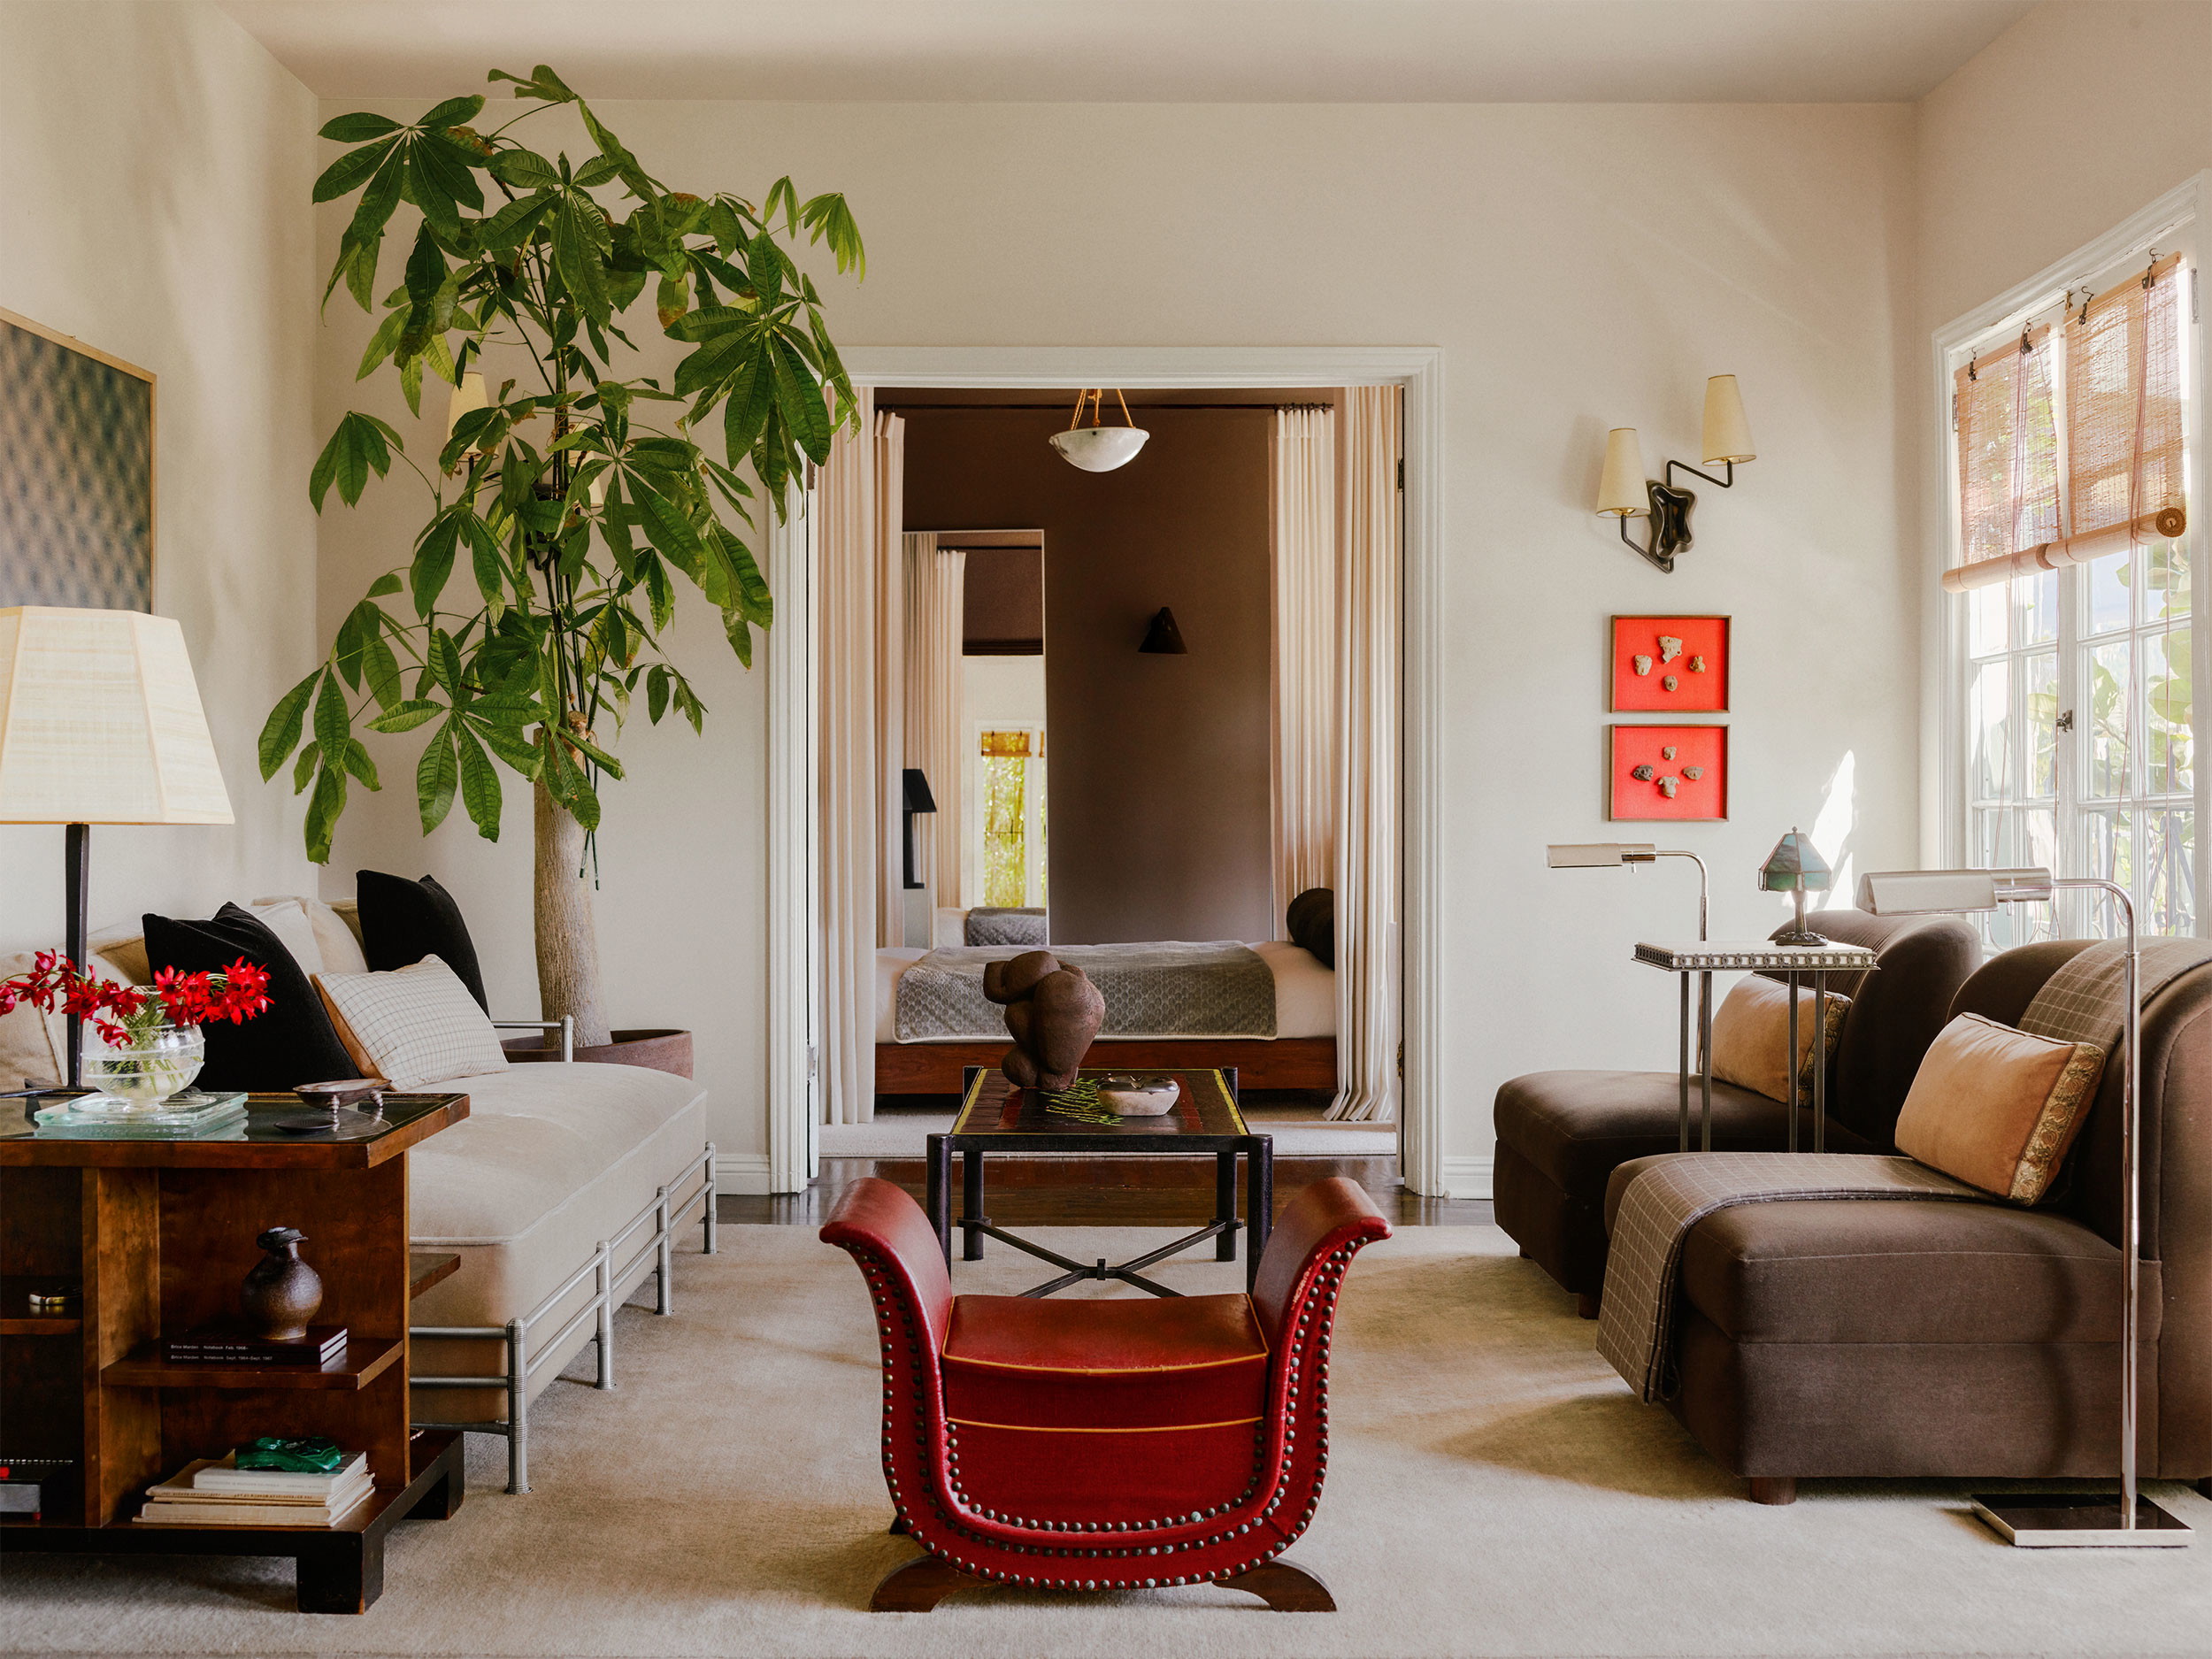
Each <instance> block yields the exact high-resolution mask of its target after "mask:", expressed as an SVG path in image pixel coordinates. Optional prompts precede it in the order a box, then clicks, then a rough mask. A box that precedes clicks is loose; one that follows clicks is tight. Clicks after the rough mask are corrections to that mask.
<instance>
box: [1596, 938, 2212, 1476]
mask: <svg viewBox="0 0 2212 1659" xmlns="http://www.w3.org/2000/svg"><path fill="white" fill-rule="evenodd" d="M2085 943H2086V941H2079V940H2074V941H2059V942H2055V943H2048V944H2040V945H2027V946H2024V947H2022V948H2021V949H2017V950H2008V951H2006V952H2004V953H2003V954H2002V955H2001V956H1996V957H1993V959H1992V960H1991V961H1990V962H1989V964H1988V965H1986V966H1985V967H1984V968H1983V969H1982V970H1981V971H1980V972H1978V973H1976V974H1975V975H1974V976H1973V977H1972V978H1971V979H1969V980H1968V981H1967V982H1966V984H1965V985H1964V986H1963V987H1962V988H1961V989H1960V991H1959V993H1958V995H1957V997H1956V999H1955V1001H1954V1002H1953V1004H1952V1011H1953V1012H1954V1013H1955V1014H1964V1013H1975V1014H1981V1015H1985V1016H1986V1017H1987V1018H1991V1019H1996V1020H2001V1021H2003V1022H2004V1023H2006V1024H2007V1025H2016V1024H2017V1023H2018V1022H2019V1019H2020V1017H2021V1015H2022V1014H2023V1013H2024V1011H2025V1010H2026V1009H2027V1006H2028V1002H2029V1001H2030V999H2031V998H2032V997H2033V996H2034V995H2035V992H2036V990H2037V989H2038V987H2040V986H2041V985H2042V984H2043V982H2044V981H2045V980H2046V979H2048V978H2049V977H2050V976H2051V974H2052V973H2053V972H2055V971H2056V969H2057V968H2058V966H2059V964H2061V963H2062V962H2064V961H2065V960H2067V958H2068V957H2070V956H2072V955H2074V954H2075V953H2076V952H2077V951H2079V950H2081V949H2084V948H2085ZM2142 1058H2143V1118H2142V1121H2143V1144H2142V1161H2143V1210H2142V1225H2143V1233H2142V1240H2143V1242H2142V1253H2143V1262H2144V1267H2143V1293H2144V1299H2145V1300H2144V1309H2143V1325H2142V1332H2143V1339H2142V1340H2143V1350H2142V1371H2141V1375H2142V1379H2143V1385H2142V1391H2141V1407H2140V1411H2139V1425H2140V1439H2139V1451H2140V1456H2141V1468H2142V1470H2143V1472H2144V1473H2145V1474H2146V1475H2147V1476H2151V1477H2162V1478H2166V1479H2186V1480H2202V1479H2205V1478H2206V1477H2207V1476H2212V1318H2208V1317H2207V1316H2206V1310H2207V1308H2208V1306H2212V964H2206V965H2204V966H2202V967H2199V968H2195V969H2192V970H2191V971H2190V972H2187V973H2185V974H2183V975H2182V976H2181V977H2180V978H2178V979H2175V980H2174V981H2172V982H2171V983H2170V984H2169V985H2168V986H2166V987H2164V988H2163V989H2162V990H2161V991H2160V992H2159V994H2158V995H2156V996H2155V997H2154V999H2153V1000H2152V1001H2151V1002H2149V1004H2147V1006H2146V1008H2145V1009H2144V1010H2143V1050H2142ZM2120 1130H2121V1116H2120V1069H2119V1067H2118V1066H2116V1065H2114V1066H2111V1067H2108V1069H2107V1071H2106V1074H2105V1078H2104V1081H2103V1083H2102V1084H2101V1086H2100V1088H2099V1091H2098V1095H2097V1101H2096V1103H2095V1105H2094V1107H2093V1110H2092V1113H2091V1116H2090V1118H2089V1121H2088V1122H2087V1124H2086V1125H2085V1126H2084V1128H2083V1130H2082V1133H2081V1136H2080V1139H2079V1141H2078V1142H2077V1143H2076V1146H2075V1148H2074V1151H2073V1153H2072V1154H2071V1156H2070V1157H2069V1158H2068V1160H2067V1164H2066V1167H2065V1170H2064V1171H2063V1172H2062V1175H2061V1178H2060V1180H2059V1182H2058V1184H2057V1186H2056V1187H2055V1190H2054V1192H2053V1194H2052V1195H2051V1196H2050V1197H2049V1198H2047V1199H2046V1200H2045V1201H2044V1202H2043V1203H2041V1204H2040V1205H2038V1206H2037V1207H2036V1208H2034V1209H2032V1210H2024V1209H2020V1208H2018V1207H2016V1206H2014V1205H2009V1204H2002V1203H1996V1202H1992V1203H1988V1204H1966V1203H1915V1202H1886V1203H1867V1202H1849V1201H1830V1202H1782V1203H1763V1204H1747V1205H1743V1206H1740V1207H1739V1208H1736V1209H1732V1210H1722V1211H1719V1212H1717V1213H1716V1214H1714V1215H1712V1216H1710V1217H1707V1218H1706V1219H1705V1220H1704V1221H1702V1222H1700V1223H1699V1224H1698V1225H1697V1226H1696V1227H1695V1228H1694V1229H1693V1230H1692V1232H1691V1233H1690V1236H1689V1238H1688V1240H1686V1247H1685V1249H1684V1254H1683V1262H1682V1286H1681V1295H1680V1297H1679V1299H1678V1307H1679V1308H1680V1310H1681V1318H1682V1324H1681V1327H1680V1346H1679V1348H1678V1358H1679V1371H1680V1387H1679V1389H1678V1392H1677V1394H1675V1397H1674V1399H1673V1400H1672V1401H1671V1409H1672V1410H1673V1412H1674V1414H1675V1415H1676V1417H1679V1418H1680V1419H1681V1420H1682V1423H1683V1424H1684V1425H1685V1426H1686V1427H1687V1428H1688V1429H1689V1431H1690V1432H1691V1433H1692V1434H1694V1436H1696V1438H1697V1440H1698V1443H1699V1444H1700V1445H1701V1446H1703V1447H1704V1448H1705V1449H1706V1450H1707V1451H1709V1452H1710V1453H1711V1454H1712V1455H1713V1456H1714V1457H1715V1458H1717V1460H1719V1462H1721V1463H1724V1464H1725V1465H1726V1466H1727V1467H1728V1468H1729V1469H1730V1470H1732V1471H1734V1472H1735V1473H1737V1474H1739V1475H1743V1476H1747V1477H1748V1478H1750V1479H1751V1482H1752V1494H1751V1495H1752V1496H1753V1497H1754V1498H1755V1499H1758V1500H1759V1501H1761V1502H1788V1501H1789V1500H1790V1499H1791V1498H1792V1497H1793V1496H1794V1495H1795V1490H1796V1481H1797V1479H1799V1478H1801V1477H1809V1476H1824V1475H1839V1476H1862V1477H1863V1476H1912V1477H1931V1476H1952V1477H1962V1478H1970V1479H1995V1478H2006V1477H2021V1478H2030V1479H2039V1478H2047V1477H2072V1476H2109V1475H2112V1474H2114V1473H2115V1472H2116V1469H2117V1466H2118V1457H2119V1452H2118V1442H2119V1399H2118V1395H2119V1331H2120V1252H2119V1248H2118V1240H2119V1236H2120V1232H2119V1223H2120ZM1647 1162H1648V1161H1647V1160H1638V1161H1636V1162H1634V1163H1630V1164H1624V1165H1623V1166H1622V1167H1621V1168H1620V1169H1619V1170H1617V1171H1615V1173H1614V1175H1613V1178H1612V1179H1611V1182H1610V1184H1609V1190H1608V1192H1607V1194H1606V1217H1607V1221H1608V1223H1609V1224H1610V1221H1611V1218H1612V1217H1613V1214H1614V1213H1615V1211H1616V1210H1617V1208H1618V1205H1619V1202H1620V1197H1621V1194H1623V1193H1624V1192H1625V1191H1626V1189H1627V1186H1628V1183H1629V1182H1630V1181H1632V1179H1635V1177H1636V1176H1637V1175H1638V1174H1639V1173H1640V1172H1641V1171H1642V1169H1643V1168H1644V1167H1646V1164H1647Z"/></svg>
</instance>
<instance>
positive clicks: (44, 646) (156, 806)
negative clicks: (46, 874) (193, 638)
mask: <svg viewBox="0 0 2212 1659" xmlns="http://www.w3.org/2000/svg"><path fill="white" fill-rule="evenodd" d="M230 821H231V817H230V796H229V795H227V793H226V792H225V790H224V788H223V773H222V769H221V767H220V766H219V765H218V764H217V763H216V759H215V745H214V743H213V742H212V741H211V740H210V739H209V737H208V733H207V716H206V714H205V713H204V711H203V710H202V709H201V707H200V692H199V687H197V686H196V684H195V683H194V682H193V679H192V659H191V657H189V656H188V655H187V654H186V652H185V649H184V630H183V629H181V628H180V627H179V626H177V625H176V622H175V621H174V620H173V618H168V617H150V616H148V615H146V614H145V613H144V612H143V611H65V610H59V609H55V608H51V607H47V606H42V605H20V606H13V607H10V608H8V609H5V610H0V823H6V824H227V823H229V822H230Z"/></svg>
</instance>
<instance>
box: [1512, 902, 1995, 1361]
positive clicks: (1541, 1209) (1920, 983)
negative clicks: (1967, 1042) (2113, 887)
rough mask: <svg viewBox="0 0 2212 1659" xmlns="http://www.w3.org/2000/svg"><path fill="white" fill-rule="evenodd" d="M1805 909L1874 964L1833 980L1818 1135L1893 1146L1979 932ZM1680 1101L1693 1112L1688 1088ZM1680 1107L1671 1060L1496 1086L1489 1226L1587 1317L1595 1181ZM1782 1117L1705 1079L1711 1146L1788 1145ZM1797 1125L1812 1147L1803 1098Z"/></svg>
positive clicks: (1642, 1151)
mask: <svg viewBox="0 0 2212 1659" xmlns="http://www.w3.org/2000/svg"><path fill="white" fill-rule="evenodd" d="M1812 920H1813V924H1814V926H1816V927H1817V928H1818V929H1819V931H1820V932H1821V933H1824V934H1825V935H1826V936H1827V937H1828V938H1831V939H1833V940H1836V941H1839V942H1842V943H1846V944H1854V945H1864V946H1866V947H1868V948H1869V949H1871V950H1872V951H1873V952H1874V953H1875V956H1876V959H1877V960H1878V962H1879V963H1880V964H1881V965H1880V966H1879V967H1878V969H1877V970H1876V971H1875V972H1873V973H1870V974H1865V975H1860V974H1838V975H1835V976H1833V978H1832V979H1831V981H1830V988H1831V989H1832V990H1835V991H1838V992H1839V993H1841V994H1842V995H1846V996H1848V997H1850V998H1851V999H1852V1002H1851V1008H1850V1010H1849V1011H1848V1012H1847V1014H1846V1015H1845V1017H1844V1023H1843V1031H1842V1033H1841V1034H1840V1035H1839V1038H1838V1040H1837V1042H1836V1051H1835V1054H1834V1055H1833V1056H1832V1059H1831V1062H1830V1066H1831V1069H1830V1071H1829V1074H1828V1125H1827V1134H1826V1146H1827V1148H1828V1149H1829V1150H1830V1151H1832V1152H1888V1151H1892V1150H1893V1149H1894V1148H1893V1145H1892V1143H1891V1139H1890V1137H1891V1135H1892V1133H1893V1132H1894V1130H1895V1128H1896V1126H1897V1113H1898V1110H1899V1109H1900V1108H1901V1107H1902V1106H1903V1105H1904V1103H1905V1091H1906V1090H1907V1089H1909V1088H1910V1087H1912V1078H1913V1073H1914V1072H1915V1071H1917V1070H1918V1069H1919V1066H1920V1057H1921V1056H1923V1055H1924V1054H1925V1053H1927V1051H1928V1045H1929V1044H1930V1043H1932V1042H1933V1041H1935V1035H1936V1033H1937V1032H1939V1031H1940V1030H1942V1029H1943V1025H1944V1022H1945V1020H1946V1019H1947V1018H1948V1017H1949V1015H1948V1010H1949V1008H1950V1005H1951V998H1952V996H1953V995H1955V993H1956V992H1957V990H1958V988H1959V987H1960V986H1962V984H1964V983H1965V981H1966V978H1967V976H1968V975H1969V974H1970V973H1971V972H1974V969H1975V967H1976V965H1977V964H1978V963H1979V962H1980V960H1981V944H1980V941H1978V939H1977V937H1976V936H1975V933H1974V930H1973V929H1972V928H1971V927H1970V926H1967V924H1965V923H1964V922H1962V921H1960V920H1958V919H1957V918H1955V917H1942V916H1870V915H1868V914H1866V913H1865V912H1864V911H1863V910H1822V911H1820V912H1819V913H1818V914H1817V915H1816V917H1814V918H1812ZM1653 979H1654V985H1653V991H1654V994H1655V995H1669V994H1671V987H1666V986H1664V985H1663V984H1661V983H1659V982H1658V976H1657V975H1656V974H1655V975H1654V976H1653ZM1719 994H1720V987H1715V995H1716V996H1718V995H1719ZM1690 1110H1691V1111H1692V1113H1693V1114H1695V1113H1697V1112H1698V1110H1699V1102H1698V1099H1697V1095H1696V1094H1695V1091H1694V1090H1693V1093H1692V1095H1691V1101H1690ZM1679 1118H1680V1107H1679V1096H1678V1093H1677V1087H1676V1075H1675V1073H1674V1072H1673V1071H1536V1072H1532V1073H1530V1074H1529V1075H1528V1076H1526V1077H1517V1078H1515V1079H1512V1080H1511V1081H1510V1082H1509V1083H1507V1084H1505V1085H1504V1086H1503V1087H1502V1088H1500V1089H1499V1090H1498V1096H1497V1104H1496V1110H1495V1114H1494V1123H1495V1125H1496V1130H1497V1152H1496V1164H1495V1168H1494V1175H1493V1178H1492V1179H1493V1187H1492V1193H1493V1198H1494V1202H1495V1205H1496V1209H1497V1218H1498V1225H1500V1226H1501V1227H1502V1228H1504V1229H1505V1231H1506V1233H1508V1234H1509V1235H1510V1236H1511V1238H1512V1239H1513V1240H1514V1242H1515V1243H1517V1244H1518V1245H1519V1246H1520V1247H1521V1253H1522V1254H1523V1255H1524V1256H1528V1257H1530V1258H1531V1259H1532V1260H1533V1261H1535V1262H1536V1263H1537V1264H1538V1265H1540V1267H1542V1268H1543V1270H1544V1271H1546V1272H1548V1273H1549V1274H1550V1275H1551V1276H1552V1277H1553V1278H1554V1279H1556V1280H1558V1281H1559V1283H1560V1285H1561V1286H1563V1287H1564V1288H1565V1289H1567V1290H1570V1291H1571V1292H1573V1293H1574V1294H1575V1295H1576V1296H1577V1298H1578V1302H1579V1305H1580V1309H1581V1311H1582V1313H1583V1314H1584V1316H1585V1317H1594V1316H1595V1314H1596V1311H1597V1298H1598V1293H1599V1291H1600V1290H1601V1289H1602V1288H1603V1286H1604V1284H1605V1254H1606V1245H1605V1240H1606V1226H1605V1186H1606V1182H1607V1180H1608V1179H1609V1178H1610V1177H1611V1175H1612V1173H1613V1171H1615V1170H1616V1169H1617V1168H1619V1167H1620V1166H1621V1165H1622V1164H1625V1163H1627V1162H1628V1161H1629V1160H1630V1159H1632V1158H1640V1157H1645V1156H1650V1155H1652V1154H1655V1153H1660V1152H1672V1151H1675V1150H1676V1149H1677V1144H1678V1143H1677V1135H1678V1124H1679ZM1788 1127H1789V1109H1788V1108H1787V1107H1786V1105H1785V1104H1784V1103H1783V1102H1780V1101H1777V1100H1770V1099H1769V1098H1767V1097H1766V1096H1765V1095H1763V1094H1754V1093H1753V1092H1752V1091H1751V1090H1749V1089H1744V1088H1738V1087H1735V1086H1734V1085H1733V1084H1729V1083H1722V1082H1719V1081H1717V1080H1716V1081H1715V1083H1714V1085H1713V1146H1714V1148H1715V1150H1717V1151H1726V1152H1755V1151H1767V1150H1778V1149H1780V1148H1783V1147H1784V1146H1786V1145H1787V1144H1788V1139H1789V1136H1788ZM1798 1132H1799V1143H1800V1144H1801V1145H1802V1146H1806V1147H1809V1146H1810V1145H1811V1144H1812V1140H1811V1134H1812V1112H1811V1108H1810V1106H1809V1105H1805V1106H1801V1107H1800V1108H1799V1125H1798ZM1693 1133H1695V1125H1693Z"/></svg>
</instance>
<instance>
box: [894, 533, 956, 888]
mask: <svg viewBox="0 0 2212 1659" xmlns="http://www.w3.org/2000/svg"><path fill="white" fill-rule="evenodd" d="M905 541H906V764H907V765H909V766H918V767H919V768H920V769H921V771H922V773H923V775H924V776H925V777H926V778H927V779H928V780H929V791H930V794H931V795H933V796H934V797H935V798H936V802H937V810H936V811H935V812H933V813H931V814H929V815H927V816H926V817H921V818H916V819H915V820H914V862H915V874H916V875H918V877H920V878H921V879H923V880H924V881H926V882H928V883H929V885H930V887H931V893H930V902H931V903H932V904H933V905H936V904H949V905H953V906H956V907H957V906H962V905H964V904H965V903H966V900H965V899H964V898H963V896H962V895H961V887H960V849H961V839H960V838H961V822H960V819H961V811H960V805H961V802H960V789H961V780H962V777H963V775H964V773H963V771H962V767H961V761H962V759H963V758H964V757H963V756H962V754H961V736H962V733H961V730H960V723H961V695H960V692H961V683H960V682H961V649H962V645H963V634H964V629H963V626H962V615H961V613H962V601H963V597H964V581H965V579H966V575H967V566H968V556H967V555H966V554H965V553H964V552H962V551H961V550H960V549H957V548H941V547H939V546H938V545H937V537H936V535H935V534H933V533H932V532H929V531H918V532H915V533H913V534H910V535H908V536H907V537H906V538H905Z"/></svg>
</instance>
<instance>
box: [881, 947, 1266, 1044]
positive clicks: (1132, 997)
mask: <svg viewBox="0 0 2212 1659" xmlns="http://www.w3.org/2000/svg"><path fill="white" fill-rule="evenodd" d="M1021 954H1022V950H1021V949H1020V948H1019V947H1018V946H1010V945H972V946H946V947H944V948H942V949H937V950H933V951H931V952H930V953H929V954H928V955H927V956H924V957H923V958H922V959H921V960H920V961H918V962H917V963H916V964H914V965H913V966H912V967H910V968H909V969H907V971H906V972H903V973H902V974H901V975H899V991H898V1033H899V1041H901V1042H917V1041H926V1040H928V1039H929V1038H932V1037H986V1038H987V1037H1003V1036H1004V1035H1005V1034H1006V1010H1004V1009H1002V1008H1001V1007H1000V1006H999V1005H998V1004H997V1003H995V1002H992V1001H991V1000H990V999H989V998H988V997H987V996H985V995H983V964H986V963H987V962H1008V961H1011V960H1012V959H1013V958H1014V957H1016V956H1020V955H1021ZM1052 954H1053V955H1054V956H1056V957H1058V958H1059V959H1060V961H1061V962H1062V963H1064V964H1066V965H1067V966H1069V967H1073V968H1080V969H1082V970H1083V972H1085V973H1086V974H1087V975H1088V976H1089V977H1090V979H1091V982H1092V983H1093V984H1094V985H1095V986H1097V987H1098V991H1099V995H1101V996H1102V997H1104V998H1105V999H1106V1023H1105V1024H1104V1025H1102V1026H1101V1027H1100V1028H1099V1030H1100V1034H1101V1035H1102V1036H1108V1037H1272V1036H1273V1035H1274V1034H1275V976H1274V974H1273V973H1272V972H1271V971H1270V970H1269V968H1268V965H1267V964H1266V963H1265V962H1263V961H1262V960H1261V959H1260V956H1259V953H1258V952H1257V951H1256V950H1253V949H1250V948H1249V947H1248V946H1245V945H1240V944H1237V943H1234V942H1233V941H1225V942H1221V943H1216V944H1190V943H1186V942H1183V941H1168V942H1164V943H1159V944H1136V945H1055V946H1054V947H1053V948H1052Z"/></svg>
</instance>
